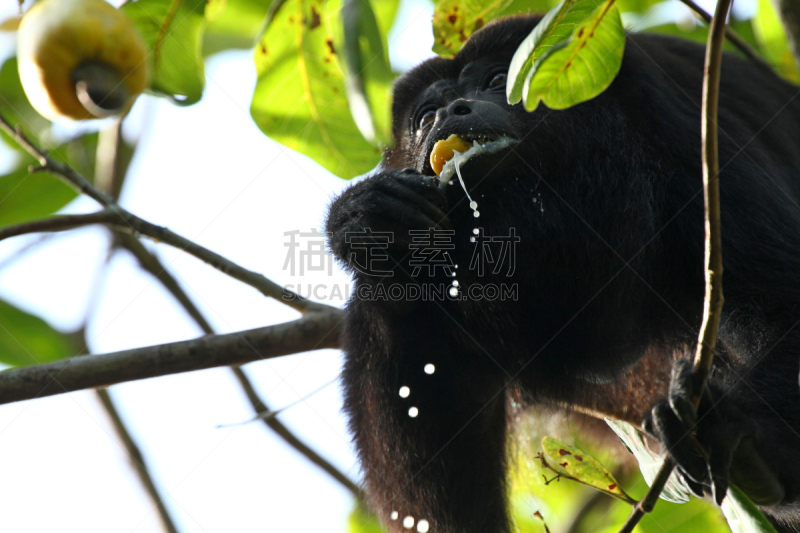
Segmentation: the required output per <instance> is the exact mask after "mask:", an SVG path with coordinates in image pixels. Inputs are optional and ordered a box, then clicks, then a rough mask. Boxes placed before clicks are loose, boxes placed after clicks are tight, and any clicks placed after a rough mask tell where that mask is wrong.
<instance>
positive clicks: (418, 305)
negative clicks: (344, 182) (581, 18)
mask: <svg viewBox="0 0 800 533" xmlns="http://www.w3.org/2000/svg"><path fill="white" fill-rule="evenodd" d="M537 21H538V19H536V18H532V17H519V18H512V19H506V20H504V21H501V22H499V23H496V24H493V25H489V26H488V27H487V28H485V29H484V30H482V31H481V32H479V33H477V34H476V35H475V36H473V37H472V38H471V39H470V40H469V41H468V42H467V43H466V46H465V47H464V48H463V50H462V51H461V52H460V53H459V54H458V55H457V56H456V58H455V59H453V60H445V59H438V58H437V59H431V60H428V61H426V62H424V63H423V64H421V65H420V66H418V67H416V68H415V69H413V70H412V71H411V72H409V73H408V74H406V75H405V76H403V77H402V78H401V79H400V80H399V81H398V82H397V84H396V86H395V101H394V108H393V112H394V137H395V140H396V144H395V147H394V148H393V149H391V150H389V151H388V152H387V154H386V156H385V158H384V162H383V163H382V165H381V166H380V167H378V168H377V169H376V170H375V171H374V173H373V174H372V175H371V176H370V177H368V178H366V179H364V180H363V181H361V182H359V183H357V184H355V185H353V186H352V187H351V188H349V189H348V190H347V191H345V192H344V193H343V194H342V195H341V196H340V197H339V198H338V199H336V200H335V201H334V203H333V205H332V206H331V210H330V215H329V218H328V224H327V231H329V232H330V233H331V234H332V236H331V239H330V248H331V250H332V251H333V253H334V254H335V255H336V256H337V257H338V258H339V259H341V260H342V261H343V262H344V263H345V264H346V265H348V266H349V267H350V268H351V270H352V272H353V274H354V277H355V283H356V287H357V290H356V296H355V297H354V298H353V299H352V300H351V301H350V302H349V305H348V309H347V319H346V326H345V335H344V341H343V345H344V350H345V353H346V357H347V359H346V365H345V370H344V376H343V382H344V388H345V395H346V409H347V412H348V415H349V416H350V420H351V428H352V431H353V434H354V436H355V442H356V446H357V448H358V452H359V454H360V458H361V462H362V465H363V468H364V476H365V488H366V491H367V493H368V495H369V497H370V499H371V503H372V504H373V506H374V508H375V510H376V511H377V512H378V514H379V516H380V518H381V520H382V521H384V523H385V524H386V525H387V526H388V527H389V529H390V530H391V531H394V532H400V531H408V530H407V529H405V530H404V529H403V526H402V524H401V523H402V521H403V518H404V517H406V516H411V517H413V518H414V520H415V522H416V523H418V522H419V520H421V519H424V520H427V521H428V523H429V524H430V531H432V532H437V533H473V532H474V533H505V532H508V531H510V525H509V521H508V518H507V512H506V500H505V467H506V465H505V446H506V432H507V427H506V426H507V417H506V395H507V393H508V392H509V391H510V390H512V389H513V390H515V391H522V394H523V396H524V398H525V399H526V400H528V401H530V402H535V403H537V404H545V405H554V406H555V405H564V404H567V405H572V406H575V407H576V408H577V409H578V410H581V411H586V410H591V411H594V412H597V413H605V414H609V415H611V416H616V417H618V418H621V419H625V420H628V421H631V422H634V423H639V422H641V420H642V419H643V418H646V422H647V424H646V427H648V428H649V429H651V431H653V432H654V433H655V434H656V435H658V436H659V437H661V438H662V439H663V440H664V441H665V442H668V443H673V442H674V441H676V440H680V439H678V438H675V433H676V432H680V434H681V435H682V434H683V433H684V432H685V428H686V427H687V426H691V422H692V421H691V420H689V421H688V422H687V420H685V419H686V418H687V417H688V418H691V416H693V413H689V414H686V413H685V411H683V410H681V409H678V411H677V412H678V414H679V415H685V416H684V417H683V418H682V419H681V418H680V416H679V417H678V419H680V420H679V422H680V423H674V422H675V419H676V417H675V414H674V412H673V411H671V410H669V409H668V410H669V413H666V414H664V413H662V411H663V406H665V405H669V404H666V403H664V402H663V400H664V399H665V398H666V397H667V395H669V396H670V398H674V399H675V402H673V403H675V404H676V405H678V407H680V405H681V402H680V401H679V400H680V398H681V397H682V394H683V393H684V392H685V384H683V383H682V382H680V380H678V379H676V380H673V382H672V386H671V387H670V385H669V383H670V371H671V368H672V366H673V361H674V360H675V359H676V358H677V359H682V358H686V357H691V355H692V354H693V352H694V346H695V339H696V338H697V331H698V329H699V324H700V320H701V317H702V301H703V290H704V284H703V199H702V179H701V167H700V161H701V157H700V116H699V112H700V101H701V83H702V73H703V49H702V47H700V46H697V45H695V44H691V43H688V42H684V41H680V40H675V39H671V38H666V37H658V36H653V35H630V36H629V37H628V42H627V46H626V51H625V57H624V61H623V65H622V69H621V70H620V73H619V75H618V77H617V78H616V80H615V81H614V83H613V84H612V85H611V87H610V88H609V89H608V90H606V91H605V92H604V93H603V94H602V95H600V96H598V97H597V98H595V99H593V100H591V101H589V102H586V103H583V104H580V105H578V106H575V107H573V108H571V109H568V110H565V111H553V110H550V109H547V108H546V107H545V106H541V107H540V108H539V109H537V111H535V112H534V113H527V112H525V111H524V109H523V108H522V106H521V105H517V106H510V105H508V104H507V103H506V102H505V89H504V87H501V88H499V89H498V88H487V83H488V81H487V77H491V76H493V75H494V73H496V72H498V71H502V70H503V69H504V68H507V65H508V63H509V60H510V59H511V56H512V55H513V53H514V51H515V49H516V47H517V45H518V44H519V43H520V41H521V40H522V39H523V38H524V37H525V36H526V35H527V34H528V33H529V32H530V30H531V29H532V28H533V27H534V25H535V24H536V22H537ZM797 94H798V88H797V87H794V86H792V85H790V84H788V83H786V82H784V81H782V80H780V79H778V77H776V76H775V75H774V74H773V73H772V72H769V71H767V70H766V69H765V68H763V67H760V66H758V65H755V64H753V63H750V62H747V61H744V60H741V59H738V58H735V57H730V56H728V57H726V58H725V60H724V64H723V69H722V87H721V100H720V117H719V126H720V159H721V168H722V172H721V188H722V192H721V195H722V207H723V214H722V223H723V243H724V244H723V253H724V261H725V273H724V285H725V298H726V301H725V308H724V317H723V318H724V326H723V327H722V330H721V333H720V346H721V349H720V354H719V356H718V357H717V360H716V363H715V369H714V372H713V374H712V377H711V380H710V390H711V393H712V395H713V398H714V401H715V402H717V401H718V402H719V404H718V405H717V407H715V409H714V410H713V412H711V413H710V414H709V413H708V409H707V408H704V409H701V413H700V415H699V418H700V419H701V422H700V429H699V430H698V438H699V439H700V442H701V443H702V444H703V445H705V446H706V447H711V448H714V449H711V450H709V451H710V453H711V455H712V460H711V464H712V466H713V467H714V470H715V471H718V472H719V474H717V477H716V478H715V479H714V482H715V483H722V482H723V481H725V480H727V475H728V463H732V466H731V468H730V475H731V477H732V478H733V480H734V481H739V482H740V483H743V481H744V480H742V479H741V476H739V478H737V473H740V474H741V473H742V472H748V476H749V477H751V478H753V479H755V481H753V486H752V487H748V490H749V492H750V493H751V495H753V496H754V497H755V498H756V499H758V498H759V497H760V496H763V498H761V501H764V502H765V503H770V504H774V503H777V502H775V501H772V500H770V497H769V495H770V494H771V495H772V496H774V494H775V489H776V486H775V484H774V483H772V482H774V477H773V478H770V476H771V475H772V474H777V476H778V478H779V482H780V485H781V486H780V487H779V489H780V490H779V491H778V492H781V491H782V494H783V499H782V501H780V503H779V504H778V505H771V506H769V507H767V508H766V509H767V510H768V511H769V512H770V513H771V515H772V516H773V517H776V519H777V520H779V521H780V523H781V524H782V526H781V527H782V528H783V529H785V530H786V531H795V530H798V531H800V529H799V527H800V526H798V524H800V521H799V520H798V516H799V515H798V507H797V505H798V503H797V502H798V498H800V436H798V435H799V434H800V390H798V389H799V388H798V371H799V370H800V357H799V355H800V328H798V327H795V326H796V324H797V322H798V320H800V309H798V303H800V207H799V205H798V202H799V201H800V175H798V174H799V173H800V97H796V96H797ZM425 106H430V107H431V109H432V110H434V111H435V121H433V122H432V124H431V125H429V126H426V127H425V128H423V130H422V131H421V133H420V134H417V133H415V131H414V129H415V120H416V119H418V118H419V114H417V115H415V113H416V112H417V111H418V110H420V109H422V110H423V111H424V109H425ZM415 117H416V119H415ZM450 133H460V134H462V135H464V134H467V133H472V134H474V135H478V134H487V135H490V134H491V135H496V134H504V135H507V136H510V137H513V138H515V139H518V140H519V143H518V144H517V145H516V146H514V147H513V148H512V149H508V150H505V151H503V152H500V153H497V154H494V155H488V156H483V157H479V158H476V159H473V160H470V161H469V162H468V163H467V164H466V165H465V166H464V167H463V175H464V179H465V181H466V183H467V186H468V188H469V191H470V194H471V195H472V197H473V198H474V199H476V200H477V201H478V203H479V210H480V212H481V217H480V219H475V218H473V216H472V211H471V210H470V208H469V207H468V205H467V203H468V202H467V200H466V198H465V195H464V193H463V191H462V190H461V188H460V187H459V186H458V185H454V186H452V187H449V186H448V187H446V188H445V190H444V191H443V190H441V189H439V188H438V187H437V186H436V182H435V181H434V180H431V178H429V177H424V176H432V175H433V172H432V171H431V168H430V164H429V163H428V162H427V161H428V156H429V154H430V151H431V148H432V146H433V144H434V143H435V142H436V141H437V140H439V139H443V138H446V137H447V136H448V135H449V134H450ZM407 167H411V169H408V168H407ZM401 169H406V170H401ZM476 226H480V227H482V228H483V231H484V233H485V234H486V235H495V236H496V235H508V234H509V228H514V229H515V231H516V234H517V235H518V236H519V237H520V242H519V244H518V245H517V246H516V269H515V271H514V272H513V274H512V275H511V276H510V277H507V276H506V272H505V271H504V272H501V273H498V274H493V273H489V274H487V275H486V276H484V277H478V276H477V274H476V273H475V271H472V270H470V269H469V265H470V260H471V257H472V252H473V245H472V244H471V243H470V242H469V237H470V236H472V229H473V228H474V227H476ZM429 227H433V228H436V229H439V230H442V229H445V230H446V229H452V230H454V236H453V241H452V242H453V243H454V244H455V247H454V249H453V250H450V255H451V258H452V261H453V263H455V264H458V265H459V266H460V268H459V269H457V270H456V272H457V279H458V281H459V283H460V286H461V288H462V294H465V293H467V291H468V288H469V287H470V286H473V285H476V284H483V285H485V284H486V283H493V282H494V283H507V284H512V283H516V284H517V286H518V298H517V299H516V301H509V300H505V301H500V300H495V301H486V300H481V301H476V300H470V299H465V300H456V299H444V300H443V301H436V302H431V301H423V300H422V299H420V300H415V301H400V302H397V301H391V298H380V297H378V298H376V297H375V291H377V292H378V293H380V288H381V287H383V288H386V287H388V286H389V285H390V284H392V283H397V282H402V283H405V282H420V283H434V284H435V283H438V284H440V285H444V286H446V285H447V284H448V283H449V282H450V280H451V279H452V278H449V277H447V276H446V275H445V273H444V272H438V273H434V274H433V275H431V276H428V275H427V273H425V272H424V270H423V272H422V273H420V274H419V275H418V276H416V277H414V278H413V280H412V279H411V272H412V271H413V267H412V265H411V264H410V263H409V261H410V260H411V258H412V257H413V239H412V237H410V236H409V233H408V231H409V230H424V229H427V228H429ZM364 228H370V229H371V230H373V231H392V232H393V233H394V240H393V241H392V242H391V243H388V244H386V245H385V247H384V248H383V250H384V251H385V253H386V254H387V256H388V259H386V260H385V261H384V263H383V264H384V266H385V265H391V269H392V270H393V271H394V276H392V277H386V276H371V275H369V274H368V273H364V272H363V271H359V270H358V269H356V268H354V267H353V264H352V263H351V261H352V260H353V259H354V258H356V259H357V256H358V255H359V254H364V253H365V252H364V251H363V249H362V248H358V247H354V246H353V245H352V243H351V242H348V241H347V239H346V234H347V233H353V232H355V233H358V232H363V230H364ZM359 289H364V290H372V291H373V293H372V294H371V295H369V294H366V293H365V292H361V293H359ZM428 363H432V364H434V365H435V366H436V371H435V373H434V374H433V375H429V374H426V373H425V372H424V371H423V367H424V365H426V364H428ZM402 386H407V387H409V388H410V395H409V396H408V397H407V398H403V397H401V396H400V395H399V394H398V391H399V389H400V387H402ZM708 405H711V404H710V403H709V404H708ZM412 406H414V407H417V408H418V410H419V415H418V416H417V417H415V418H412V417H410V416H409V415H408V410H409V408H410V407H412ZM654 406H655V407H657V409H656V411H657V412H658V413H660V414H657V415H656V416H655V417H652V416H650V415H649V413H650V410H651V409H652V408H653V407H654ZM659 406H661V407H659ZM707 414H708V415H709V416H706V415H707ZM654 422H655V423H654ZM676 427H677V429H676ZM719 428H726V429H725V430H724V431H723V430H719ZM731 428H734V429H731ZM684 440H685V441H686V442H689V441H688V440H686V439H684ZM723 441H724V442H735V443H738V442H740V441H741V442H742V443H744V444H742V445H741V447H739V448H737V447H736V444H731V445H729V446H728V448H730V449H723V450H722V451H720V450H719V449H717V448H718V447H719V446H720V444H719V443H720V442H723ZM676 446H677V448H676V450H677V451H676V458H677V459H678V460H679V461H680V462H681V466H682V467H685V468H684V473H686V474H690V476H689V477H691V478H693V479H694V481H693V482H692V483H693V486H695V487H698V488H699V489H698V490H702V489H703V488H705V490H708V487H709V486H710V484H711V482H710V481H709V479H708V476H707V475H706V476H705V477H704V476H703V472H700V473H699V474H698V473H697V469H696V468H695V467H694V466H693V465H692V464H690V463H691V462H692V459H691V458H690V457H688V458H687V453H686V450H687V448H686V447H685V446H686V445H685V444H684V445H683V447H680V446H681V445H678V444H676ZM723 448H724V447H723ZM743 450H747V452H746V453H744V452H743ZM759 452H760V456H761V457H762V458H763V460H764V461H765V462H766V464H767V465H768V466H767V467H766V474H765V477H763V478H761V477H758V476H757V475H755V474H753V475H751V474H752V472H751V470H748V464H749V463H748V460H747V458H745V459H742V457H741V456H742V455H743V454H744V455H747V456H758V455H759ZM731 454H732V456H733V458H732V459H731ZM715 457H723V459H722V460H716V459H714V458H715ZM725 458H727V459H725ZM751 466H752V465H751ZM762 466H763V465H762ZM753 476H755V477H753ZM771 483H772V484H771ZM725 486H726V485H724V483H723V485H719V486H718V489H719V488H720V487H722V489H724V488H725ZM770 491H772V492H770ZM764 494H767V495H766V496H764ZM773 500H774V498H773ZM393 511H396V512H397V515H398V518H397V520H392V519H391V517H392V512H393ZM415 529H416V526H415Z"/></svg>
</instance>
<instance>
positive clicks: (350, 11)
mask: <svg viewBox="0 0 800 533" xmlns="http://www.w3.org/2000/svg"><path fill="white" fill-rule="evenodd" d="M339 13H340V15H341V20H342V24H341V26H339V28H340V29H341V31H339V32H335V33H336V39H335V42H336V48H337V49H339V50H343V52H344V54H343V56H344V60H345V61H344V66H345V69H344V70H345V89H346V91H347V102H348V104H349V106H350V113H351V114H352V115H353V119H354V120H355V122H356V126H358V130H359V131H360V132H361V134H362V135H363V136H364V138H365V139H367V141H369V142H371V143H373V144H375V143H376V142H377V143H378V144H381V145H384V146H387V145H389V144H390V142H391V111H392V110H391V101H390V98H389V95H390V92H391V91H390V88H391V84H392V81H393V80H394V73H393V72H392V68H391V66H390V65H389V55H388V52H387V51H388V49H389V47H388V45H387V43H386V36H385V35H384V34H382V32H381V30H380V29H379V27H378V21H377V19H376V17H375V13H373V11H372V6H371V5H370V2H369V0H343V2H342V7H341V9H340V10H339Z"/></svg>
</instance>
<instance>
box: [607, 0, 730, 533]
mask: <svg viewBox="0 0 800 533" xmlns="http://www.w3.org/2000/svg"><path fill="white" fill-rule="evenodd" d="M732 1H733V0H719V2H718V3H717V9H716V11H715V12H714V18H713V19H712V21H711V29H710V31H709V32H708V42H707V43H706V59H705V65H704V68H705V73H704V75H703V107H702V113H701V118H700V132H701V142H702V154H703V198H704V200H705V235H706V239H705V262H706V293H705V299H704V302H703V323H702V325H701V326H700V334H699V338H698V343H697V352H696V353H695V357H694V366H693V368H692V401H693V402H694V406H695V409H696V408H697V406H698V405H699V404H700V398H702V396H703V391H704V390H705V386H706V380H707V379H708V374H709V373H710V372H711V365H712V363H713V362H714V348H715V347H716V344H717V333H718V331H719V323H720V317H721V315H722V304H723V302H724V297H723V294H722V226H721V224H720V204H719V150H718V143H717V134H718V131H717V116H718V106H719V80H720V70H721V66H722V41H723V39H724V36H725V19H726V18H727V16H728V10H729V9H730V6H731V2H732ZM674 468H675V461H673V460H672V458H671V457H668V458H667V459H665V460H664V464H662V465H661V469H660V470H659V471H658V474H657V475H656V478H655V479H654V480H653V484H652V485H651V487H650V490H649V491H647V494H646V495H645V497H644V498H642V500H641V501H640V502H639V503H638V504H636V506H634V508H633V512H632V513H631V515H630V516H629V517H628V520H627V521H626V522H625V524H624V525H623V527H622V529H620V533H630V532H632V531H633V528H634V527H636V524H638V523H639V521H640V520H641V519H642V517H643V516H644V514H645V513H649V512H650V511H652V510H653V507H654V506H655V504H656V502H657V501H658V496H659V495H660V494H661V491H662V490H663V489H664V485H665V484H666V482H667V479H668V478H669V476H670V474H671V473H672V470H673V469H674Z"/></svg>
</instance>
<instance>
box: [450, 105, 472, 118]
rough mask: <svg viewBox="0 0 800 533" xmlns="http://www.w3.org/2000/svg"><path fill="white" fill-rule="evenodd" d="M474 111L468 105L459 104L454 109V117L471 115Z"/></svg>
mask: <svg viewBox="0 0 800 533" xmlns="http://www.w3.org/2000/svg"><path fill="white" fill-rule="evenodd" d="M471 112H472V110H471V109H470V108H469V106H468V105H467V104H463V103H459V104H457V105H456V106H455V107H453V114H454V115H469V114H470V113H471Z"/></svg>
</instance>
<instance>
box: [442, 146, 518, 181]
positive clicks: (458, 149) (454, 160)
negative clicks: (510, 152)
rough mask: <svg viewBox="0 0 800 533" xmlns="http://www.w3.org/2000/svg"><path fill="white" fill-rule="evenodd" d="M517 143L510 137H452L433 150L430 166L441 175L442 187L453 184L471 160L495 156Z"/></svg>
mask: <svg viewBox="0 0 800 533" xmlns="http://www.w3.org/2000/svg"><path fill="white" fill-rule="evenodd" d="M515 143H516V141H515V140H514V139H512V138H511V137H508V136H505V135H503V136H500V137H497V136H487V135H470V134H464V135H450V137H448V138H447V139H445V140H440V141H437V142H436V144H434V146H433V149H432V150H431V155H430V164H431V167H432V170H434V172H436V173H437V174H438V175H439V181H440V183H441V185H442V186H444V185H447V184H448V183H451V181H450V180H452V179H453V176H454V175H456V174H459V175H460V169H461V167H462V166H463V165H464V163H466V162H467V161H468V160H469V159H471V158H473V157H475V156H479V155H485V154H493V153H496V152H499V151H501V150H504V149H505V148H508V147H509V146H511V145H512V144H515Z"/></svg>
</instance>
